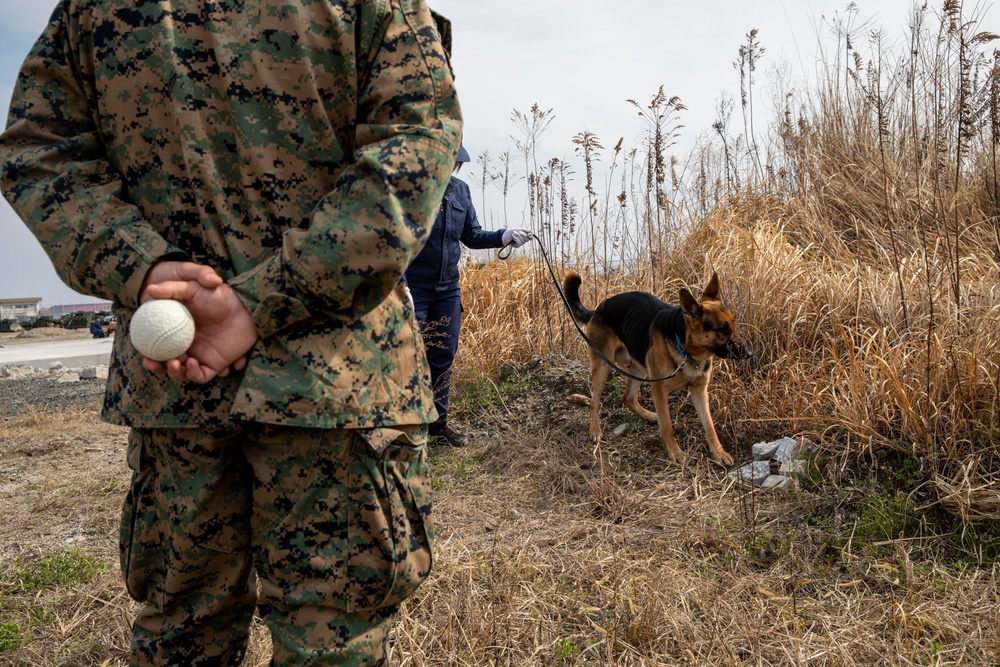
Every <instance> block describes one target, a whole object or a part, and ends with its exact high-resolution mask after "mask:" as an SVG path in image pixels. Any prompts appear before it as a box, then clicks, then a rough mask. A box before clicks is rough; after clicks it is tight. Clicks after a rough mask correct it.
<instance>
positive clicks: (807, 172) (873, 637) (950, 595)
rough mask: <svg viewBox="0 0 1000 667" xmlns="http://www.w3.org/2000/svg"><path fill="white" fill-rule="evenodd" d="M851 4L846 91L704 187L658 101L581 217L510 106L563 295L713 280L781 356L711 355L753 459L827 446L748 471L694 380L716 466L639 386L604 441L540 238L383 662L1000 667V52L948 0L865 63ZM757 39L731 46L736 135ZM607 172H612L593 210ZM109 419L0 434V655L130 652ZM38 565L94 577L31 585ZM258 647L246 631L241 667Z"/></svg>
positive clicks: (490, 311)
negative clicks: (795, 469) (753, 484)
mask: <svg viewBox="0 0 1000 667" xmlns="http://www.w3.org/2000/svg"><path fill="white" fill-rule="evenodd" d="M856 11H857V9H856V7H853V3H852V7H850V8H848V12H847V14H846V16H847V17H848V18H847V19H846V20H845V21H844V22H842V23H837V24H836V25H834V26H833V27H834V28H835V30H834V31H833V33H834V35H835V38H836V39H837V47H836V50H834V51H833V53H835V54H836V56H835V57H834V59H833V62H831V63H829V66H828V70H829V74H828V76H829V77H830V79H829V80H828V81H821V82H820V84H819V86H818V90H817V91H812V92H809V93H808V94H807V95H806V96H805V97H804V98H801V99H798V98H795V99H793V97H792V96H791V95H789V96H788V97H786V98H785V100H786V102H785V103H786V104H787V105H788V110H787V113H786V114H785V116H784V118H783V119H782V121H781V122H780V123H779V124H778V125H777V126H776V127H775V128H772V132H771V136H770V137H769V138H765V137H763V136H761V137H759V138H750V139H749V140H748V139H747V138H746V137H732V136H730V135H729V131H730V130H729V127H730V125H729V118H728V116H726V117H725V118H720V121H719V123H717V124H716V125H715V126H713V129H715V131H716V133H717V135H718V140H719V141H720V142H721V143H722V146H721V148H720V147H718V146H714V147H713V146H708V147H701V148H700V149H699V151H698V152H697V158H696V160H695V162H696V163H697V164H696V167H697V172H698V173H697V175H696V177H695V179H694V180H695V183H694V184H685V183H684V182H683V179H682V178H680V177H679V176H678V174H677V170H678V169H679V167H678V164H677V163H676V161H674V160H672V159H671V158H669V156H667V155H666V154H665V152H664V151H665V149H666V148H667V147H669V144H670V143H671V141H672V140H673V137H674V136H675V133H676V131H677V129H678V127H679V126H678V124H677V114H678V113H679V112H680V111H681V110H683V105H681V104H680V101H679V100H677V99H676V98H671V97H669V96H667V95H666V94H665V93H664V92H663V90H662V89H661V90H660V92H659V93H658V94H657V96H656V97H654V99H653V100H652V102H651V103H650V104H649V105H648V106H646V107H640V111H641V116H642V119H643V120H644V122H645V123H646V124H647V131H648V133H647V139H646V142H647V143H646V145H644V146H640V147H638V148H635V149H628V148H623V147H622V143H621V142H619V143H618V145H617V146H615V148H614V149H613V150H612V151H610V152H606V151H604V149H603V147H602V146H601V143H600V141H599V140H598V139H597V138H596V137H593V136H590V135H587V136H584V135H581V136H580V137H578V141H576V143H577V145H578V147H579V148H581V149H584V150H585V153H586V154H585V157H586V167H585V170H586V171H585V174H584V176H585V183H586V187H587V190H586V197H585V198H584V201H585V203H586V207H585V208H586V210H585V211H582V210H581V207H579V206H578V205H577V202H576V201H575V200H574V199H573V198H572V197H571V196H570V194H569V193H568V187H570V179H568V177H567V174H568V173H569V169H568V168H567V165H566V164H565V163H564V162H561V161H560V160H545V159H544V158H542V157H540V156H538V155H537V150H538V145H539V137H540V134H541V132H542V131H544V128H545V127H546V126H547V124H548V120H550V118H549V116H548V114H549V113H550V112H546V111H542V110H541V109H540V108H539V107H537V105H536V106H535V107H534V108H533V109H532V111H531V114H530V115H525V114H516V122H515V124H516V125H517V127H518V129H519V130H520V131H521V132H522V134H523V135H524V136H523V141H518V142H517V143H518V151H519V152H521V153H522V155H521V157H523V158H524V160H523V161H524V163H525V164H526V165H527V164H534V165H541V167H540V168H536V169H537V171H533V172H532V173H528V174H524V175H523V178H524V181H525V183H526V184H527V187H528V195H529V203H528V206H527V208H528V211H527V216H528V224H529V226H530V227H531V228H532V229H533V230H535V231H537V232H542V231H544V233H540V236H542V241H543V242H544V243H545V246H544V247H545V248H546V249H547V252H548V253H549V255H550V256H551V257H552V261H553V262H554V264H555V272H556V275H557V280H561V278H562V276H563V274H564V273H565V270H566V269H567V268H573V269H575V270H577V271H578V272H579V273H581V274H582V275H583V279H584V286H583V299H584V302H585V303H586V304H587V305H589V306H591V307H593V306H594V305H596V304H597V303H598V302H599V301H600V300H601V299H603V298H604V297H606V296H608V295H609V294H612V293H616V292H621V291H625V290H629V289H642V290H647V291H650V292H653V293H654V294H656V295H657V296H660V297H661V298H663V299H665V300H668V301H675V300H676V293H677V290H678V288H679V287H681V286H685V285H687V286H690V287H691V288H692V289H693V291H695V292H696V293H697V292H699V291H700V288H701V287H702V286H703V285H704V284H705V283H706V282H707V279H708V277H709V276H710V275H711V272H712V271H717V272H718V273H719V275H720V278H721V279H722V285H723V294H724V297H725V299H726V300H727V302H728V304H729V306H730V308H731V309H732V310H733V311H734V312H735V313H736V316H737V320H738V322H739V323H740V325H741V327H742V331H743V334H744V335H745V337H746V338H747V340H748V341H749V342H750V343H751V344H752V346H753V347H754V349H755V350H756V352H757V355H758V357H759V359H760V361H761V365H760V368H759V369H756V370H750V369H748V368H745V367H741V366H737V365H734V364H729V363H721V364H720V365H719V367H718V370H717V372H716V377H715V379H714V380H713V387H712V391H711V401H712V409H713V414H714V417H715V422H716V427H717V429H718V431H719V436H720V439H721V441H722V443H723V445H724V447H725V448H726V449H727V450H728V451H730V452H732V453H734V455H735V456H736V457H737V458H738V459H740V460H746V459H747V458H748V456H749V448H750V447H751V445H752V444H753V443H755V442H759V441H761V440H770V439H774V438H776V437H780V436H783V435H787V434H790V433H793V432H798V433H802V434H805V435H807V436H808V437H809V439H810V440H811V441H812V442H813V443H815V445H816V454H815V457H814V458H813V459H812V460H811V461H810V468H809V473H808V475H807V477H806V478H805V479H804V480H803V482H802V484H801V487H800V488H799V489H798V490H795V491H792V492H789V493H784V494H780V493H779V494H773V493H758V492H751V491H747V490H746V489H743V488H741V487H734V486H733V485H732V484H730V483H727V481H726V478H725V471H723V470H721V469H720V468H718V467H715V466H713V465H712V464H710V463H709V462H708V461H707V460H706V459H705V457H704V442H703V434H702V432H701V427H700V426H699V424H698V420H697V417H696V416H695V415H694V414H693V409H692V408H691V407H690V405H689V404H688V402H687V401H686V399H685V398H684V397H682V396H675V397H672V398H671V400H672V405H671V408H672V411H673V413H674V414H675V415H676V418H677V422H678V426H677V435H678V439H679V442H680V444H681V446H682V447H683V448H684V449H686V450H687V451H689V452H692V453H693V454H695V456H694V458H693V459H692V461H691V462H690V463H689V464H688V465H687V466H686V467H678V466H675V465H672V464H670V463H669V461H668V460H667V459H666V457H665V455H664V453H663V450H662V447H661V445H660V443H659V438H658V434H657V432H656V429H655V427H654V426H651V425H648V424H646V423H644V422H641V421H640V420H639V419H638V418H636V417H635V416H634V415H632V414H631V413H629V412H627V411H626V410H624V409H623V408H622V407H621V406H620V405H619V404H618V403H617V400H618V395H619V394H620V391H621V385H620V383H614V382H613V383H612V384H613V385H614V386H613V387H612V389H611V390H610V391H609V392H608V393H607V394H606V397H607V401H606V404H605V408H604V412H603V419H604V420H605V432H606V433H613V432H615V429H616V428H617V427H619V426H621V427H624V434H623V435H621V436H619V437H610V438H609V439H608V440H606V441H604V442H602V443H601V444H600V446H595V445H593V444H592V443H588V442H587V435H586V430H587V424H586V422H587V418H586V415H585V413H584V411H583V410H582V409H581V408H579V407H574V406H571V405H570V404H569V403H568V401H567V400H566V396H567V395H568V394H569V393H574V392H581V391H582V392H586V389H587V386H588V380H587V371H586V368H585V365H584V359H585V349H584V345H583V343H582V341H581V339H580V337H579V336H578V334H577V333H576V331H575V329H574V328H573V327H572V323H571V322H570V320H569V319H568V317H567V315H566V311H565V308H564V307H563V305H562V303H561V301H560V300H559V297H558V295H557V292H556V291H555V288H554V286H553V285H552V283H551V278H550V276H549V274H548V270H547V268H546V267H545V265H544V264H543V263H542V261H541V260H542V257H541V255H540V254H539V251H538V248H537V247H531V248H529V250H528V252H521V253H519V255H520V256H526V257H527V259H516V260H510V261H507V262H499V261H492V262H489V263H486V264H484V265H477V266H472V267H468V268H467V269H466V270H465V271H464V273H463V291H464V292H463V293H464V301H465V315H464V327H463V332H462V341H461V348H460V352H459V358H458V360H457V362H456V365H455V367H454V371H453V382H454V383H455V387H454V388H453V392H452V396H453V408H452V414H451V416H450V419H451V420H452V421H455V422H457V423H458V424H459V425H460V426H461V427H462V428H463V429H465V430H466V431H468V432H469V433H470V434H471V435H472V436H473V438H472V444H471V445H470V447H468V448H466V449H462V450H445V451H436V452H435V454H434V456H433V458H432V470H433V475H434V478H435V489H436V497H435V517H436V524H437V528H438V538H437V544H436V550H435V558H436V564H435V569H434V572H433V574H432V576H431V578H430V580H429V581H428V583H427V584H425V586H424V587H423V588H422V589H421V590H420V591H419V594H418V595H417V596H415V598H413V599H412V600H410V601H408V602H407V603H406V605H405V606H404V607H403V609H402V611H401V613H400V617H399V622H398V623H397V625H396V629H395V632H394V642H393V664H395V665H404V666H414V667H416V666H437V665H441V666H445V665H447V666H449V667H451V666H470V667H471V666H483V667H486V666H491V667H499V666H501V665H502V666H509V667H515V666H516V667H533V666H545V667H549V666H551V667H557V666H558V667H568V666H583V665H595V666H596V665H604V666H609V665H616V666H623V667H633V666H634V667H652V666H656V667H660V666H665V665H740V666H751V665H752V666H754V667H756V666H760V667H765V666H767V667H770V666H777V665H781V666H786V665H787V666H792V665H806V664H808V665H810V666H812V665H831V666H849V667H853V666H861V665H866V666H867V665H880V666H892V667H895V666H899V667H904V666H905V667H908V666H911V665H935V666H945V665H976V666H978V665H996V664H1000V611H998V609H1000V579H998V577H1000V448H998V444H997V443H998V442H1000V391H998V389H1000V387H998V385H1000V333H998V332H1000V291H998V289H997V285H998V284H1000V269H998V263H1000V223H998V220H1000V185H998V183H1000V176H998V174H1000V157H998V151H997V146H1000V60H998V57H997V55H996V54H995V53H994V54H992V55H990V54H989V53H987V52H986V51H985V45H986V44H988V43H989V42H991V41H992V40H993V39H994V38H995V36H993V35H991V34H989V33H985V32H977V31H978V30H979V28H975V29H974V26H975V21H969V20H967V19H966V18H965V17H963V16H962V6H961V3H957V2H954V1H953V0H948V1H947V2H945V3H944V6H943V9H942V11H941V12H940V15H939V16H938V19H939V25H937V26H935V25H934V23H935V22H934V20H933V19H934V17H933V16H931V15H930V14H929V13H928V11H929V10H928V9H927V7H926V6H924V7H923V8H922V9H918V10H917V11H916V13H915V15H914V24H913V25H912V26H910V28H911V39H909V40H906V44H905V47H904V50H903V52H901V53H900V54H899V57H897V58H895V59H893V58H891V57H889V55H890V54H885V53H883V52H882V50H881V49H882V47H881V45H882V44H883V43H884V42H883V41H882V39H881V36H880V35H879V34H877V33H872V34H871V35H870V37H869V40H870V46H871V47H872V50H871V52H870V53H869V54H868V55H862V54H859V53H858V52H856V51H853V50H852V49H855V48H858V45H859V44H862V43H864V41H865V36H864V35H859V34H856V33H852V32H851V29H850V27H849V25H848V24H849V23H850V20H851V17H852V16H853V14H852V12H856ZM837 20H838V21H839V20H840V19H837ZM755 34H756V33H755V32H752V33H750V34H748V42H747V45H746V47H745V49H746V50H743V49H741V52H740V55H741V58H742V59H743V60H742V63H743V65H742V66H741V70H740V75H741V79H742V83H744V84H746V88H745V95H744V100H742V102H743V103H742V107H743V113H744V115H745V118H744V125H745V126H746V125H747V123H746V120H747V118H746V115H747V114H752V102H753V97H754V94H755V93H754V91H755V90H759V88H754V87H753V81H752V76H749V71H750V70H748V69H747V68H748V67H749V65H750V62H749V61H748V60H747V59H751V60H753V61H754V62H756V60H757V59H759V58H760V57H761V56H762V55H763V51H762V50H760V45H757V44H756V42H755V41H754V40H755ZM852 45H853V46H852ZM842 54H843V55H844V56H845V57H844V58H843V62H842V59H841V55H842ZM888 63H894V65H889V64H888ZM748 102H749V103H748ZM636 106H637V107H638V106H639V105H636ZM732 110H733V109H732V107H730V108H729V113H731V112H732ZM720 111H721V110H720ZM722 115H726V114H722ZM767 147H770V148H767ZM602 152H603V153H604V157H605V162H604V164H607V165H608V169H609V172H608V175H607V178H606V179H602V178H601V177H600V176H599V175H595V174H594V173H593V169H594V165H595V164H596V163H597V162H598V161H599V159H600V157H601V154H602ZM608 153H610V154H608ZM608 158H610V159H608ZM516 162H517V160H514V161H512V160H510V156H509V155H506V156H505V158H504V165H505V167H506V168H505V171H504V173H503V174H501V175H499V176H498V178H500V177H502V179H501V180H502V182H503V183H508V182H510V177H511V174H510V173H509V169H510V166H511V164H512V163H516ZM681 166H683V165H681ZM483 168H484V170H485V169H487V168H488V165H486V164H484V165H483ZM492 178H493V175H489V178H487V174H486V173H485V172H484V175H483V179H482V182H483V183H484V184H485V183H487V182H488V181H489V180H490V179H492ZM474 180H475V179H474ZM602 180H603V181H604V182H606V183H608V184H614V183H619V182H620V183H621V189H620V190H619V191H618V192H610V188H613V187H616V186H613V185H612V186H609V192H608V193H606V194H605V195H604V196H605V197H606V201H603V202H602V201H598V199H599V198H600V197H601V195H599V194H598V193H597V191H596V189H595V186H594V184H595V183H600V182H602ZM484 187H485V185H484ZM504 194H505V196H506V194H507V189H506V186H504ZM481 213H485V212H481ZM484 217H486V216H484ZM96 414H97V412H96V407H91V408H88V409H87V410H83V411H80V410H77V411H63V412H53V413H39V412H35V411H32V410H31V409H29V410H27V411H26V412H22V413H21V414H20V415H18V416H16V417H13V418H10V419H8V420H7V421H5V422H0V500H2V501H3V503H4V508H5V511H4V518H5V521H4V523H3V525H2V526H0V665H11V666H14V665H17V666H22V665H23V666H32V667H36V666H45V667H52V666H59V665H65V666H68V667H69V666H72V667H77V666H81V667H82V666H88V667H89V666H96V665H101V667H105V666H107V667H111V666H117V665H123V664H125V663H124V656H125V655H126V644H127V641H128V640H127V637H128V623H129V619H130V618H131V616H132V615H133V614H134V612H135V605H134V603H132V602H130V601H129V600H128V599H127V596H126V595H125V594H124V591H123V589H122V585H121V583H120V579H119V577H118V575H117V548H116V533H117V516H118V512H119V508H120V503H121V498H122V495H123V493H124V489H125V485H126V484H127V470H126V467H125V464H124V438H125V435H124V432H123V431H122V430H121V429H117V428H114V427H109V426H103V425H100V424H99V423H98V422H97V420H96ZM52 559H57V560H56V561H53V560H52ZM58 559H62V560H58ZM50 562H59V563H63V566H64V567H66V568H67V569H68V570H70V572H68V573H67V575H68V574H70V573H74V574H73V576H72V577H69V576H67V577H66V578H64V579H56V580H53V581H51V582H49V583H45V584H44V585H41V586H37V587H35V588H31V587H29V586H26V585H25V584H24V582H25V581H27V580H28V579H30V578H31V577H32V576H34V575H32V572H33V570H32V569H31V568H33V567H34V568H37V567H40V566H41V565H42V564H45V563H50ZM71 565H77V566H79V568H72V567H69V566H71ZM81 572H82V573H83V574H80V573H81ZM268 660H269V648H268V638H267V631H266V630H265V629H263V628H262V627H260V626H259V625H257V626H255V628H254V630H253V635H252V649H251V653H250V655H249V656H248V658H247V660H246V661H245V664H246V665H253V666H255V667H257V666H263V665H266V664H267V663H268Z"/></svg>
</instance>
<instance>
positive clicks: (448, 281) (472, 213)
mask: <svg viewBox="0 0 1000 667" xmlns="http://www.w3.org/2000/svg"><path fill="white" fill-rule="evenodd" d="M455 160H456V161H455V172H456V173H457V172H458V171H459V170H460V169H461V166H462V164H463V163H465V162H469V161H470V159H469V153H468V151H466V150H465V146H462V147H460V148H459V150H458V156H457V157H456V158H455ZM529 239H531V232H530V231H528V230H527V229H498V230H496V231H486V230H484V229H483V228H482V226H481V225H480V224H479V219H478V217H477V216H476V209H475V207H473V205H472V194H471V192H470V191H469V186H468V185H467V184H466V183H465V182H464V181H462V180H460V179H458V178H457V177H456V176H454V175H452V177H451V180H450V181H449V182H448V187H447V189H446V190H445V194H444V198H443V199H442V200H441V206H440V208H439V209H438V214H437V218H436V219H435V220H434V227H433V229H431V233H430V236H429V237H428V239H427V244H426V245H425V246H424V248H423V250H422V251H421V252H420V254H419V255H417V257H416V259H414V260H413V263H412V264H410V266H409V268H408V269H407V270H406V283H407V286H408V287H409V289H410V294H411V296H412V298H413V307H414V311H415V312H416V316H417V320H418V321H419V322H420V327H421V331H422V333H423V336H424V347H425V348H426V349H427V361H428V363H429V365H430V367H431V386H432V387H433V389H434V407H436V408H437V412H438V418H437V421H435V422H434V423H432V424H431V425H430V435H431V437H432V438H433V439H434V440H435V441H436V442H438V443H443V444H448V445H451V446H453V447H463V446H464V445H465V444H466V441H467V440H466V437H465V436H464V435H462V434H461V433H459V432H458V431H456V430H455V429H453V428H451V427H450V426H449V425H448V390H449V389H450V385H451V365H452V362H454V361H455V353H456V352H457V351H458V336H459V332H460V331H461V328H462V290H461V288H460V287H459V284H458V261H459V259H461V257H462V248H461V246H462V245H465V246H466V247H467V248H472V249H475V250H480V249H483V248H502V247H504V246H508V245H509V246H513V247H514V248H520V247H521V246H522V245H524V244H525V243H527V242H528V240H529Z"/></svg>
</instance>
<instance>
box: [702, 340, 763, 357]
mask: <svg viewBox="0 0 1000 667" xmlns="http://www.w3.org/2000/svg"><path fill="white" fill-rule="evenodd" d="M712 352H713V353H714V354H715V356H717V357H719V358H720V359H740V360H744V359H750V360H752V361H754V362H756V357H755V356H754V353H753V349H751V348H750V346H748V345H744V344H743V343H741V342H740V341H738V340H737V339H735V338H730V339H729V340H728V341H726V342H725V344H723V345H716V346H714V347H713V348H712Z"/></svg>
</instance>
